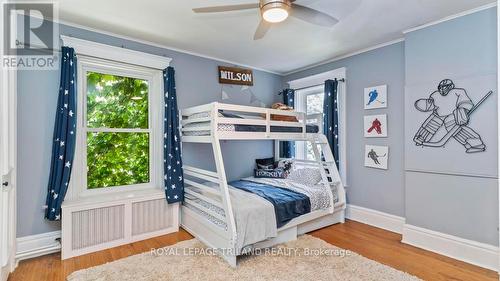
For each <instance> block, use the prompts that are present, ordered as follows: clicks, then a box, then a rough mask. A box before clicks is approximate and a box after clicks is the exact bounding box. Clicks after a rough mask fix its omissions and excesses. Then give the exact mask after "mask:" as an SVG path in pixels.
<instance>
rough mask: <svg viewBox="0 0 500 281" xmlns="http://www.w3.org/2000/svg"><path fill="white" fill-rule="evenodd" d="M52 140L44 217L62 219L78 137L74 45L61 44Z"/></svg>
mask: <svg viewBox="0 0 500 281" xmlns="http://www.w3.org/2000/svg"><path fill="white" fill-rule="evenodd" d="M56 110H57V112H56V120H55V125H54V137H53V142H52V161H51V165H50V176H49V184H48V191H47V198H46V201H45V202H46V203H45V204H46V205H47V210H46V212H45V218H46V219H48V220H60V218H61V204H62V202H63V201H64V196H66V191H67V190H68V184H69V180H70V177H71V166H72V165H73V157H74V154H75V140H76V57H75V51H74V50H73V48H69V47H62V50H61V81H60V87H59V97H58V99H57V109H56Z"/></svg>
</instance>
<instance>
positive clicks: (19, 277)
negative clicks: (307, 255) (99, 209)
mask: <svg viewBox="0 0 500 281" xmlns="http://www.w3.org/2000/svg"><path fill="white" fill-rule="evenodd" d="M310 234H311V235H313V236H316V237H318V238H321V239H323V240H325V241H327V242H329V243H331V244H333V245H336V246H338V247H341V248H344V249H348V250H352V251H354V252H357V253H359V254H361V255H363V256H365V257H367V258H369V259H372V260H375V261H378V262H381V263H383V264H386V265H389V266H391V267H394V268H396V269H399V270H402V271H406V272H408V273H410V274H413V275H416V276H418V277H420V278H422V279H424V280H466V281H476V280H498V275H497V273H496V272H493V271H490V270H486V269H482V268H480V267H476V266H473V265H470V264H467V263H463V262H460V261H457V260H454V259H450V258H447V257H444V256H441V255H438V254H434V253H431V252H428V251H425V250H421V249H418V248H415V247H412V246H408V245H405V244H402V243H400V242H399V241H400V240H401V235H399V234H396V233H392V232H388V231H385V230H382V229H379V228H375V227H371V226H368V225H365V224H361V223H358V222H354V221H347V222H346V223H345V224H339V225H334V226H330V227H326V228H323V229H320V230H317V231H314V232H312V233H310ZM190 238H192V237H191V235H189V234H188V233H187V232H185V231H182V230H181V231H179V232H177V233H173V234H169V235H165V236H161V237H157V238H153V239H149V240H146V241H141V242H136V243H132V244H128V245H124V246H120V247H117V248H113V249H109V250H104V251H101V252H97V253H93V254H88V255H85V256H80V257H76V258H72V259H68V260H65V261H61V260H60V254H59V253H57V254H52V255H47V256H43V257H38V258H34V259H30V260H25V261H21V262H20V263H19V267H18V268H17V269H16V271H14V273H13V274H11V276H10V278H9V281H31V280H33V281H39V280H44V281H52V280H57V281H59V280H65V277H66V276H68V275H69V274H70V273H71V272H73V271H76V270H79V269H83V268H88V267H92V266H96V265H100V264H103V263H106V262H110V261H113V260H117V259H121V258H124V257H127V256H130V255H134V254H138V253H142V252H146V251H149V250H150V249H151V248H158V247H163V246H167V245H171V244H175V243H177V242H179V241H182V240H186V239H190ZM137 281H139V280H137Z"/></svg>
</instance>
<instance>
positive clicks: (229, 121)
mask: <svg viewBox="0 0 500 281" xmlns="http://www.w3.org/2000/svg"><path fill="white" fill-rule="evenodd" d="M220 111H222V112H225V113H233V114H237V115H239V116H244V117H245V118H231V117H227V116H226V117H223V116H219V112H220ZM203 113H204V114H205V115H203ZM194 114H200V115H199V117H194V118H193V116H194ZM181 115H182V120H181V126H182V129H181V132H182V136H183V141H184V142H201V143H208V142H210V141H211V139H210V138H207V137H209V136H215V135H217V137H218V139H221V140H231V139H232V140H245V139H254V140H258V139H282V140H289V139H305V138H307V136H308V135H310V134H309V133H308V132H307V125H309V124H310V123H311V122H308V119H311V118H314V119H317V120H318V121H319V119H318V116H316V115H311V116H306V114H305V113H303V112H295V111H284V110H276V109H270V108H261V107H252V106H243V105H234V104H225V103H218V102H214V103H210V104H206V105H200V106H195V107H190V108H186V109H184V110H182V111H181ZM277 115H279V116H287V117H295V119H296V121H277V120H273V116H277ZM314 123H316V122H314ZM318 123H319V122H318ZM231 125H232V126H239V125H245V126H257V127H259V130H258V131H244V130H224V129H221V128H220V126H225V127H226V128H227V127H228V126H231ZM291 128H292V129H291ZM293 128H300V130H297V129H293ZM319 128H320V130H321V126H319ZM194 132H198V134H194ZM200 132H202V133H200Z"/></svg>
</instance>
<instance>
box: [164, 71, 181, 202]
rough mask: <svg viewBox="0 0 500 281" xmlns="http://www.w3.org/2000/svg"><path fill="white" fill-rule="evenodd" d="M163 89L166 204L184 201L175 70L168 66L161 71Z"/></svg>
mask: <svg viewBox="0 0 500 281" xmlns="http://www.w3.org/2000/svg"><path fill="white" fill-rule="evenodd" d="M163 82H164V88H165V119H164V132H165V135H164V146H163V155H164V161H163V162H164V173H165V178H164V179H165V180H164V181H165V194H166V197H167V202H168V203H175V202H182V201H183V200H184V178H183V177H184V175H183V172H182V159H181V156H182V153H181V138H180V134H179V110H178V109H177V94H176V91H175V70H174V68H173V67H171V66H169V67H168V68H167V69H165V70H164V71H163Z"/></svg>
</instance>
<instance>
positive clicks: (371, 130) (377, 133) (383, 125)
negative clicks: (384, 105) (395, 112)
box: [364, 114, 387, 138]
mask: <svg viewBox="0 0 500 281" xmlns="http://www.w3.org/2000/svg"><path fill="white" fill-rule="evenodd" d="M364 131H365V138H385V137H387V114H379V115H366V116H365V117H364Z"/></svg>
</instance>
